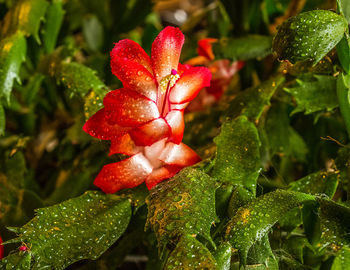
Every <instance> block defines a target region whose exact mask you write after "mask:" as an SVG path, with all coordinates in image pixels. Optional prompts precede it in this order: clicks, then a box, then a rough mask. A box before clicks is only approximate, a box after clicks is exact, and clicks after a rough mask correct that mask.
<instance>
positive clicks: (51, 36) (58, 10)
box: [43, 0, 65, 53]
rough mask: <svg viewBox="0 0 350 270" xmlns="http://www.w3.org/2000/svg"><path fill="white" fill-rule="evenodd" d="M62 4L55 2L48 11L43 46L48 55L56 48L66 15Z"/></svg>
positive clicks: (60, 1)
mask: <svg viewBox="0 0 350 270" xmlns="http://www.w3.org/2000/svg"><path fill="white" fill-rule="evenodd" d="M62 4H63V3H62V0H53V1H52V3H51V4H50V6H49V7H48V9H47V14H46V23H45V27H44V34H43V44H44V48H45V52H46V53H51V52H52V51H53V50H54V49H55V46H56V41H57V38H58V34H59V31H60V29H61V25H62V22H63V17H64V13H65V11H64V10H63V8H62Z"/></svg>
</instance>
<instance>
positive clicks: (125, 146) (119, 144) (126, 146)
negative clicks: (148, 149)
mask: <svg viewBox="0 0 350 270" xmlns="http://www.w3.org/2000/svg"><path fill="white" fill-rule="evenodd" d="M141 151H142V147H139V146H136V145H135V143H134V141H133V140H132V139H131V137H130V135H129V134H128V133H126V134H124V135H123V136H121V137H119V138H116V139H113V140H111V147H110V149H109V155H114V154H124V155H128V156H131V155H135V154H136V153H139V152H141Z"/></svg>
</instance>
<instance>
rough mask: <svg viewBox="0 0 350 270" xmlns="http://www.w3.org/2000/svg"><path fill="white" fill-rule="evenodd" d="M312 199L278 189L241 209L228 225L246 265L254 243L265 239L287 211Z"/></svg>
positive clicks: (232, 240) (234, 244)
mask: <svg viewBox="0 0 350 270" xmlns="http://www.w3.org/2000/svg"><path fill="white" fill-rule="evenodd" d="M312 200H314V198H313V197H312V196H311V195H306V194H304V193H298V192H292V191H283V190H277V191H275V192H271V193H268V194H266V195H264V196H261V197H258V198H257V199H255V200H252V201H251V202H250V203H248V204H247V205H245V206H242V207H241V208H239V209H238V211H237V213H236V215H235V216H234V217H233V218H232V219H231V220H230V222H229V223H228V225H227V229H226V238H227V239H228V240H229V241H230V243H231V245H232V247H234V248H236V249H238V250H239V254H240V260H241V262H242V264H243V265H245V264H246V262H247V255H248V251H249V249H250V248H251V246H252V245H253V244H254V243H255V242H256V241H259V240H261V239H262V238H263V237H264V236H265V235H266V234H267V233H268V232H269V230H270V229H271V228H272V226H273V225H274V224H275V223H276V222H277V221H278V220H279V219H280V218H281V216H282V215H283V214H285V213H286V212H287V211H289V210H291V209H293V208H295V207H297V206H300V205H301V204H302V203H304V202H306V201H312Z"/></svg>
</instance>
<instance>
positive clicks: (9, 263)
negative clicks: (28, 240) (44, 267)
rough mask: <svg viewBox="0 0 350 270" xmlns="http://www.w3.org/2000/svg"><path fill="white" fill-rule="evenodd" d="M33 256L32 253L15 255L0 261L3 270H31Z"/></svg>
mask: <svg viewBox="0 0 350 270" xmlns="http://www.w3.org/2000/svg"><path fill="white" fill-rule="evenodd" d="M31 260H32V254H31V253H30V252H23V253H21V254H20V253H14V254H10V255H8V256H7V257H5V258H3V259H2V260H0V267H1V268H2V269H21V270H30V269H31Z"/></svg>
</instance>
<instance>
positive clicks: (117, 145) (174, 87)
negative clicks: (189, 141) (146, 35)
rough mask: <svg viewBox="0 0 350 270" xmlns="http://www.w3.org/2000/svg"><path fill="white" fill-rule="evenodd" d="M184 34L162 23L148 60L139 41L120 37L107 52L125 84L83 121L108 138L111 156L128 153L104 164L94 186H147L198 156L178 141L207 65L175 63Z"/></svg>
mask: <svg viewBox="0 0 350 270" xmlns="http://www.w3.org/2000/svg"><path fill="white" fill-rule="evenodd" d="M183 43H184V36H183V34H182V33H181V31H180V30H179V29H178V28H174V27H166V28H165V29H164V30H163V31H162V32H160V33H159V35H158V36H157V38H156V39H155V41H154V42H153V45H152V53H151V58H150V57H149V56H148V55H147V54H146V53H145V51H144V50H143V49H142V48H141V46H140V45H139V44H137V43H136V42H134V41H132V40H128V39H124V40H121V41H119V42H118V43H116V45H115V47H114V48H113V50H112V52H111V67H112V72H113V74H114V75H116V76H117V77H118V78H119V79H120V80H121V81H122V83H123V86H124V88H121V89H117V90H113V91H111V92H109V93H108V94H107V95H106V97H105V98H104V100H103V104H104V108H103V109H101V110H99V111H98V112H97V113H96V114H95V115H93V116H92V117H91V118H90V119H89V120H88V121H87V122H86V123H85V125H84V127H83V129H84V131H85V132H87V133H88V134H90V135H91V136H94V137H96V138H99V139H102V140H110V141H111V148H110V155H112V154H116V153H122V154H126V155H131V157H129V158H127V159H125V160H123V161H120V162H117V163H113V164H108V165H105V166H104V167H103V169H102V171H101V172H100V173H99V175H98V176H97V178H96V179H95V182H94V184H95V185H96V186H98V187H100V188H101V189H102V190H103V191H104V192H106V193H114V192H116V191H118V190H120V189H123V188H132V187H135V186H137V185H139V184H141V183H142V182H143V181H146V184H147V186H148V188H152V187H153V186H154V185H156V184H157V183H159V182H161V181H163V180H164V179H167V178H169V177H172V176H173V175H175V174H176V173H177V172H178V171H180V170H181V169H182V168H183V167H186V166H189V165H192V164H194V163H196V162H198V161H199V160H200V158H199V157H198V155H197V154H196V153H195V152H194V151H193V150H192V149H190V148H189V147H188V146H186V145H185V144H183V143H181V141H182V137H183V132H184V120H183V112H184V109H185V108H186V107H187V105H188V104H189V102H190V101H191V100H192V99H193V98H194V97H195V96H196V95H197V94H198V92H199V90H200V89H202V88H203V87H207V86H209V84H210V79H211V73H210V71H209V70H208V69H207V68H205V67H190V66H188V65H181V64H179V58H180V53H181V49H182V45H183Z"/></svg>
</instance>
